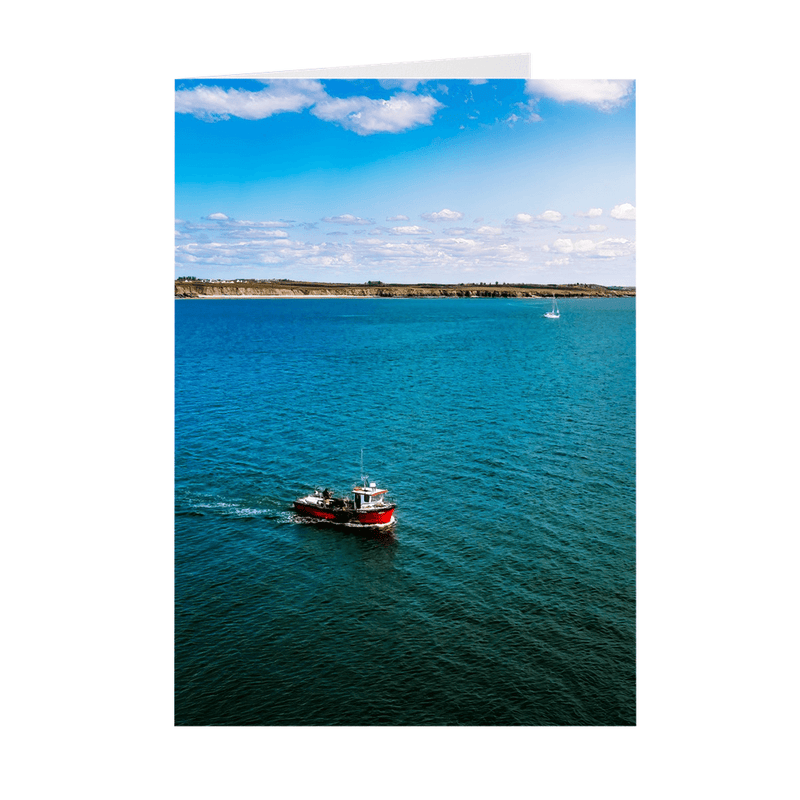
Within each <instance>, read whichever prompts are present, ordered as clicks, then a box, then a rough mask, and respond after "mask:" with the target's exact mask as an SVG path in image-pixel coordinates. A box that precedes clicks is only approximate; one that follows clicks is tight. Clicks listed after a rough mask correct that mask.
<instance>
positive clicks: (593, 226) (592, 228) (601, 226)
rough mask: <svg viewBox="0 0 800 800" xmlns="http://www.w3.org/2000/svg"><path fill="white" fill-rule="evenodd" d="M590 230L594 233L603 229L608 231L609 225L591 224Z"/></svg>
mask: <svg viewBox="0 0 800 800" xmlns="http://www.w3.org/2000/svg"><path fill="white" fill-rule="evenodd" d="M589 230H590V231H592V233H600V232H601V231H607V230H608V226H606V225H590V226H589Z"/></svg>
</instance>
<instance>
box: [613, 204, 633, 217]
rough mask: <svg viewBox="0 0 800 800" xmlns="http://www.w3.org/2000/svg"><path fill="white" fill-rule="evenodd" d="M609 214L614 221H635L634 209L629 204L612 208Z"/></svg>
mask: <svg viewBox="0 0 800 800" xmlns="http://www.w3.org/2000/svg"><path fill="white" fill-rule="evenodd" d="M609 213H610V214H611V216H612V217H614V219H636V207H635V206H632V205H631V204H630V203H622V204H620V205H618V206H614V208H612V209H611V211H610V212H609Z"/></svg>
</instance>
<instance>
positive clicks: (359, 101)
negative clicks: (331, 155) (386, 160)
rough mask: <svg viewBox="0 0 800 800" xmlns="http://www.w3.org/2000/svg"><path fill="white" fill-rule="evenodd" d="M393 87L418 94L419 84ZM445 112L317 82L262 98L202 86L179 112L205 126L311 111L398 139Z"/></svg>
mask: <svg viewBox="0 0 800 800" xmlns="http://www.w3.org/2000/svg"><path fill="white" fill-rule="evenodd" d="M388 83H393V84H397V85H402V86H403V87H404V88H408V89H412V90H413V89H414V88H416V84H417V83H418V81H394V82H388ZM388 83H387V85H388ZM440 108H444V106H443V104H442V103H440V102H439V101H438V100H436V99H435V98H433V97H431V96H429V95H416V94H412V93H411V92H409V91H403V92H399V93H398V94H396V95H394V96H393V97H390V98H389V99H388V100H382V99H372V98H369V97H342V98H339V97H331V96H330V95H329V94H328V93H327V92H326V91H325V89H324V88H323V85H322V83H320V82H319V81H316V80H285V79H284V80H271V81H269V82H268V85H267V86H266V87H265V88H264V89H261V90H259V91H257V92H253V91H248V90H245V89H227V90H226V89H223V88H221V87H219V86H203V85H200V86H195V87H193V88H191V89H178V90H177V91H176V92H175V111H176V112H177V113H179V114H192V115H194V116H195V117H197V118H198V119H201V120H203V121H205V122H217V121H218V120H226V119H230V118H231V117H239V118H241V119H247V120H259V119H265V118H267V117H271V116H273V115H274V114H283V113H286V112H295V113H299V112H301V111H303V110H305V109H310V113H312V114H313V115H314V116H315V117H318V118H319V119H323V120H325V121H327V122H334V123H337V124H338V125H341V126H342V127H343V128H346V129H347V130H350V131H354V132H355V133H357V134H358V135H359V136H367V135H369V134H372V133H399V132H402V131H406V130H409V129H410V128H415V127H417V126H419V125H430V124H431V123H432V120H433V116H434V115H435V114H436V112H437V111H438V110H439V109H440Z"/></svg>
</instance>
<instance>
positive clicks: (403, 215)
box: [386, 214, 408, 222]
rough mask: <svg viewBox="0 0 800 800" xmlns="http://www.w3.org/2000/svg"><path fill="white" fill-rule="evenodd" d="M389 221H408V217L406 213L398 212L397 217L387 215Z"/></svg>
mask: <svg viewBox="0 0 800 800" xmlns="http://www.w3.org/2000/svg"><path fill="white" fill-rule="evenodd" d="M386 221H387V222H408V217H407V216H406V215H405V214H398V215H397V216H396V217H386Z"/></svg>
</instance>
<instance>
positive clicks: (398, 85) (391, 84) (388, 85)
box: [378, 78, 425, 92]
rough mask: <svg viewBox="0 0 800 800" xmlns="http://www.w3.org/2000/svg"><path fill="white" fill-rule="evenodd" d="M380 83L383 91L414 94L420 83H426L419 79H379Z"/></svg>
mask: <svg viewBox="0 0 800 800" xmlns="http://www.w3.org/2000/svg"><path fill="white" fill-rule="evenodd" d="M378 83H379V84H380V86H381V88H382V89H402V90H403V91H405V92H413V91H415V90H416V88H417V86H418V85H419V84H420V83H425V81H424V80H419V79H417V78H383V79H378Z"/></svg>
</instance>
